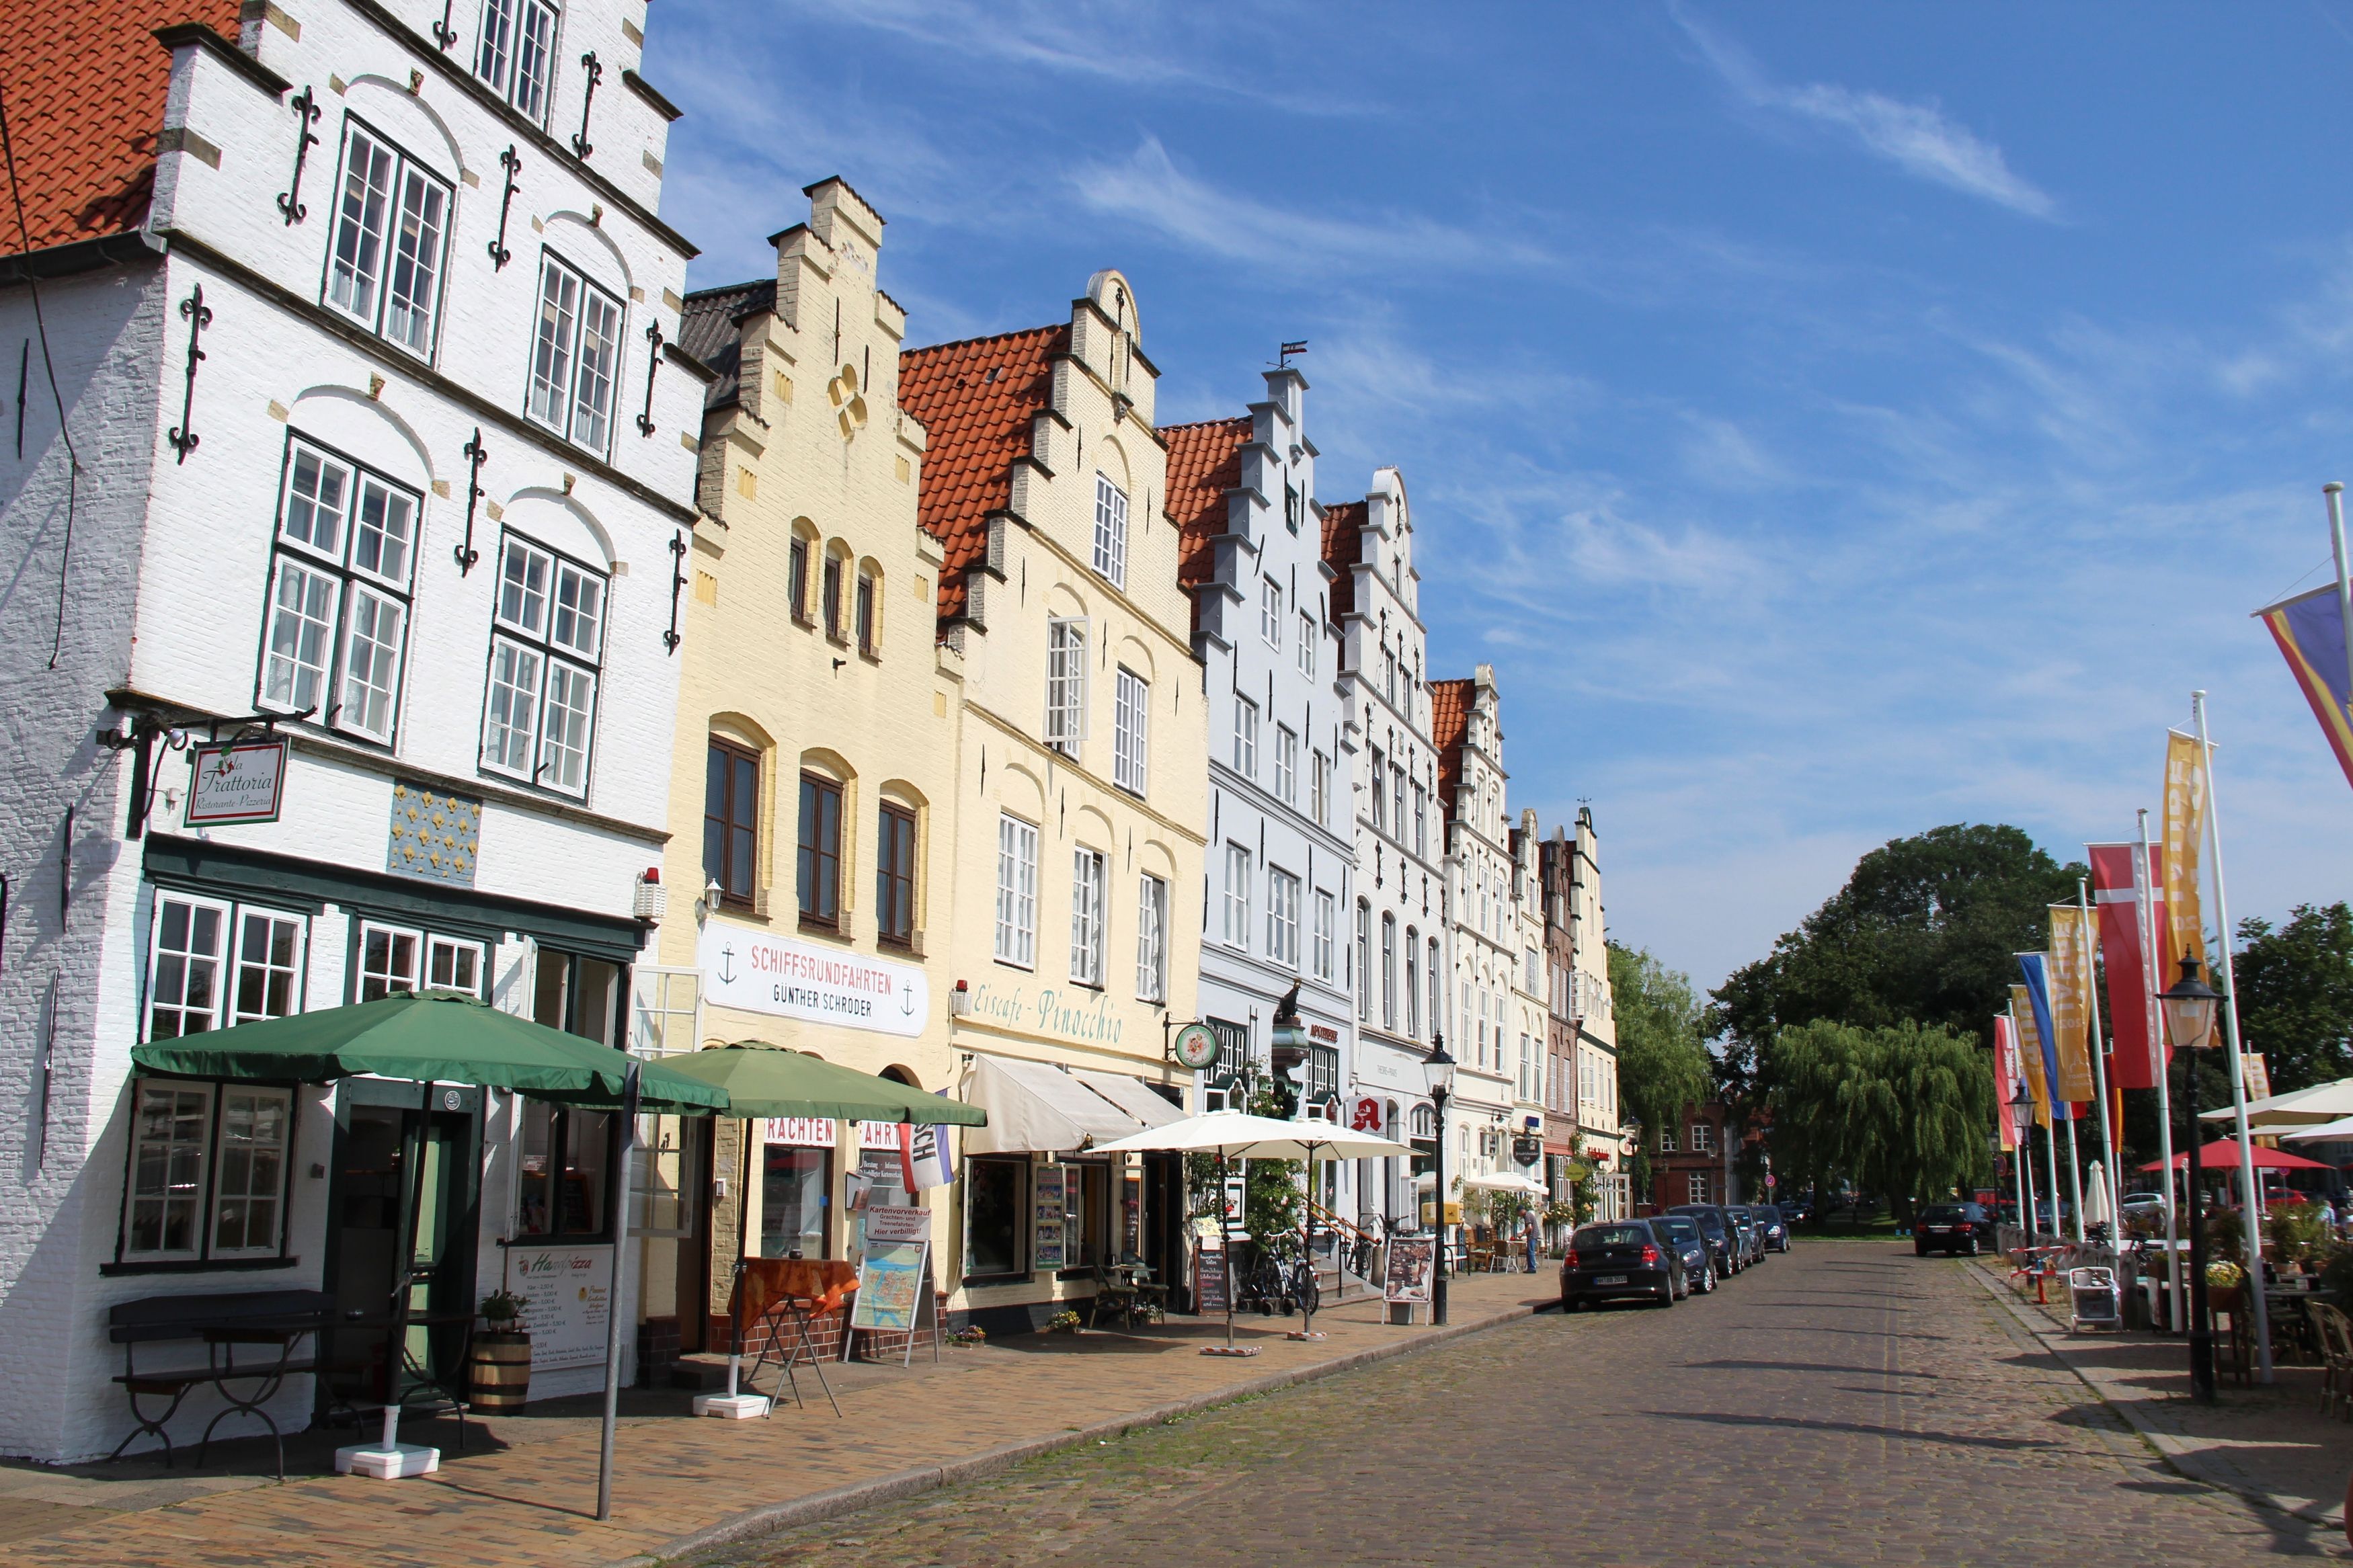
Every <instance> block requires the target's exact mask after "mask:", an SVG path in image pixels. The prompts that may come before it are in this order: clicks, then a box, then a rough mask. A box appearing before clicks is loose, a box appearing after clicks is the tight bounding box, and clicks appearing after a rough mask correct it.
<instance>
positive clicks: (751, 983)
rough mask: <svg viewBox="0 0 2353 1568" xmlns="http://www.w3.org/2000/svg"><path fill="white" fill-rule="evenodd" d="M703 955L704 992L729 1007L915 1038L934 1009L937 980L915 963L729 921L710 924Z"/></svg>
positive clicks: (699, 957) (699, 958)
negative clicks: (897, 960) (782, 934)
mask: <svg viewBox="0 0 2353 1568" xmlns="http://www.w3.org/2000/svg"><path fill="white" fill-rule="evenodd" d="M695 962H696V963H698V964H699V965H700V966H701V967H702V994H703V999H704V1000H705V1001H708V1002H714V1003H717V1004H718V1005H720V1006H722V1007H741V1008H743V1009H744V1010H745V1011H746V1012H752V1013H773V1014H775V1015H776V1016H778V1017H781V1018H798V1019H801V1020H802V1021H803V1022H805V1023H810V1024H832V1025H836V1026H839V1027H841V1028H845V1029H863V1030H866V1031H867V1032H869V1033H871V1034H877V1035H902V1036H905V1037H908V1038H910V1039H912V1038H913V1037H915V1036H918V1035H920V1034H922V1033H923V1026H924V1024H925V1023H926V1022H927V1021H928V1020H929V1019H930V1017H931V1016H932V992H931V982H930V980H929V979H928V978H927V977H926V976H925V975H924V973H923V971H922V970H920V969H918V968H916V967H914V966H913V964H907V963H891V962H890V961H888V960H887V959H880V958H867V957H864V956H862V955H860V954H858V953H854V952H843V951H841V950H840V949H839V948H831V947H819V946H818V945H816V944H815V943H813V942H796V941H795V940H793V939H792V938H790V937H782V936H771V935H769V934H768V933H767V932H765V931H749V930H746V929H745V928H744V927H742V926H735V925H729V924H727V923H726V922H725V921H716V920H714V921H711V922H709V923H708V924H706V925H705V926H704V927H703V928H702V938H701V940H700V942H698V943H697V944H696V949H695Z"/></svg>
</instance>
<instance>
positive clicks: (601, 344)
mask: <svg viewBox="0 0 2353 1568" xmlns="http://www.w3.org/2000/svg"><path fill="white" fill-rule="evenodd" d="M567 285H568V287H567ZM532 299H533V303H534V305H535V307H536V316H535V318H534V320H533V326H532V350H531V369H530V375H529V378H528V387H527V395H526V396H525V397H524V399H523V412H524V414H525V415H527V416H529V417H530V418H531V420H532V422H533V424H536V425H541V426H545V427H546V428H548V429H550V430H553V431H554V432H555V433H556V434H557V435H559V436H561V437H564V438H565V440H567V441H570V442H571V443H573V444H574V445H575V446H577V447H586V448H587V449H588V450H590V451H592V452H597V453H603V452H606V451H607V450H609V449H610V448H611V446H612V440H613V425H614V418H613V411H614V407H615V405H616V404H617V401H618V397H619V393H620V384H621V369H622V366H621V343H622V341H623V339H624V337H625V336H626V334H627V332H628V309H627V307H625V306H624V305H623V304H622V302H621V300H620V297H619V296H618V295H617V294H615V293H613V292H612V291H611V290H610V289H606V288H604V287H603V286H602V285H600V284H598V283H597V282H596V280H595V279H592V278H590V277H589V276H588V274H587V273H586V271H584V270H582V269H581V268H577V267H575V266H574V265H573V264H572V263H570V262H569V261H566V260H565V259H564V258H563V257H561V256H559V255H557V254H556V253H555V252H554V250H553V249H548V250H543V251H542V252H541V253H540V258H539V287H538V289H537V290H536V291H535V292H534V293H533V296H532ZM584 416H585V417H584Z"/></svg>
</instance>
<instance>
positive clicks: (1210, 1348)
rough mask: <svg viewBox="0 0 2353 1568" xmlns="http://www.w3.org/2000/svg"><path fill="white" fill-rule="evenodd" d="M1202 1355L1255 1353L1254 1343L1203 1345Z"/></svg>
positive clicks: (1256, 1350)
mask: <svg viewBox="0 0 2353 1568" xmlns="http://www.w3.org/2000/svg"><path fill="white" fill-rule="evenodd" d="M1201 1353H1202V1354H1203V1355H1256V1354H1258V1347H1257V1346H1256V1345H1203V1346H1202V1347H1201Z"/></svg>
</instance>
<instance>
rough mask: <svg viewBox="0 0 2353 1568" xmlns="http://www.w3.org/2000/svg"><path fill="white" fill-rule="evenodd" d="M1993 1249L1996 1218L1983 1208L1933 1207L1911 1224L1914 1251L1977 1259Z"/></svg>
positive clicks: (1942, 1205) (1925, 1210) (1937, 1205)
mask: <svg viewBox="0 0 2353 1568" xmlns="http://www.w3.org/2000/svg"><path fill="white" fill-rule="evenodd" d="M1993 1245H1994V1234H1993V1215H1992V1213H1991V1212H1990V1211H1989V1210H1988V1209H1987V1207H1986V1206H1985V1205H1983V1204H1930V1205H1928V1206H1927V1207H1926V1208H1924V1209H1922V1210H1921V1211H1920V1217H1919V1218H1918V1219H1915V1220H1914V1221H1913V1222H1912V1250H1913V1252H1914V1254H1915V1255H1916V1256H1918V1257H1921V1258H1926V1257H1927V1256H1928V1254H1929V1253H1930V1252H1932V1251H1934V1252H1958V1253H1966V1254H1967V1255H1968V1256H1969V1257H1971V1258H1975V1257H1976V1256H1977V1255H1978V1253H1979V1252H1981V1251H1983V1250H1984V1249H1985V1248H1987V1247H1991V1246H1993Z"/></svg>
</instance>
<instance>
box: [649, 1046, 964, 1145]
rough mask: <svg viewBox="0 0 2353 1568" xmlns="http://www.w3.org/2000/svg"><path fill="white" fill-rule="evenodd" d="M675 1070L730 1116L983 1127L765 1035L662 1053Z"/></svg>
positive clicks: (956, 1105) (949, 1107)
mask: <svg viewBox="0 0 2353 1568" xmlns="http://www.w3.org/2000/svg"><path fill="white" fill-rule="evenodd" d="M662 1065H663V1066H664V1067H666V1068H670V1070H671V1071H672V1072H675V1073H678V1074H680V1075H681V1076H683V1077H687V1078H692V1079H698V1080H699V1081H701V1082H703V1083H706V1084H710V1085H712V1086H713V1087H715V1088H718V1089H724V1090H726V1094H727V1100H728V1105H729V1110H728V1112H727V1114H729V1115H730V1116H741V1117H754V1116H807V1117H817V1118H829V1119H831V1120H833V1121H905V1122H913V1123H914V1124H916V1125H917V1126H923V1127H986V1126H987V1125H988V1116H987V1112H986V1111H984V1110H981V1109H980V1107H978V1106H976V1105H965V1104H964V1103H963V1102H961V1101H959V1100H949V1099H946V1098H944V1097H943V1096H940V1095H936V1094H925V1093H924V1092H923V1090H922V1089H913V1088H910V1087H909V1086H907V1085H906V1084H903V1083H897V1082H894V1081H892V1079H887V1078H876V1077H874V1076H873V1075H872V1074H871V1073H862V1072H858V1071H855V1070H854V1069H852V1068H846V1067H837V1066H835V1065H834V1064H833V1063H831V1062H828V1061H824V1060H820V1059H819V1058H816V1057H810V1056H803V1055H802V1054H801V1053H800V1052H798V1051H788V1050H786V1049H784V1048H783V1047H779V1046H772V1045H769V1044H767V1043H766V1042H765V1041H762V1040H745V1041H743V1042H741V1043H740V1044H737V1045H733V1046H711V1047H706V1048H705V1049H702V1050H699V1051H690V1052H688V1053H687V1054H685V1055H684V1056H676V1057H665V1058H662Z"/></svg>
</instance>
